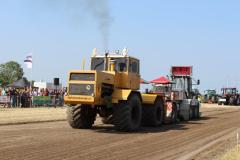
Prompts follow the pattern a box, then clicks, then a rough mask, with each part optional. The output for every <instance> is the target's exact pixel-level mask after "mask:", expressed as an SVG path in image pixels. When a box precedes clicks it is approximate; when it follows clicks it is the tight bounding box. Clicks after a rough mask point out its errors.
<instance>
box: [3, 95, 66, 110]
mask: <svg viewBox="0 0 240 160" xmlns="http://www.w3.org/2000/svg"><path fill="white" fill-rule="evenodd" d="M0 104H2V105H4V106H8V107H37V106H49V107H50V106H63V104H64V102H63V96H33V97H24V98H22V97H20V96H15V98H14V97H12V98H11V97H10V96H0Z"/></svg>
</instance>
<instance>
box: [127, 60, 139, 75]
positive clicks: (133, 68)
mask: <svg viewBox="0 0 240 160" xmlns="http://www.w3.org/2000/svg"><path fill="white" fill-rule="evenodd" d="M129 72H132V73H138V74H139V61H138V60H133V59H130V61H129Z"/></svg>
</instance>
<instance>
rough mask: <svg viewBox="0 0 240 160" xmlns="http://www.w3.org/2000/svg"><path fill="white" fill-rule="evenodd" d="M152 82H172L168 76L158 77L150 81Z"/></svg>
mask: <svg viewBox="0 0 240 160" xmlns="http://www.w3.org/2000/svg"><path fill="white" fill-rule="evenodd" d="M150 83H155V84H170V83H171V82H170V81H169V79H167V78H166V77H164V76H162V77H159V78H157V79H154V80H152V81H150Z"/></svg>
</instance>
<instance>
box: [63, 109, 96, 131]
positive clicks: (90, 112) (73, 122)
mask: <svg viewBox="0 0 240 160" xmlns="http://www.w3.org/2000/svg"><path fill="white" fill-rule="evenodd" d="M96 115H97V112H96V110H95V109H94V108H91V106H88V105H78V106H72V107H68V109H67V121H68V123H69V125H70V126H71V127H72V128H76V129H90V128H92V125H93V124H94V121H95V120H96Z"/></svg>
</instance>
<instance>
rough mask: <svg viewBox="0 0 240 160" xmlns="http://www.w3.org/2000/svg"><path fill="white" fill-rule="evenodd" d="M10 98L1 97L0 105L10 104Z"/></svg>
mask: <svg viewBox="0 0 240 160" xmlns="http://www.w3.org/2000/svg"><path fill="white" fill-rule="evenodd" d="M10 102H11V101H10V96H0V103H1V104H6V103H10Z"/></svg>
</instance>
